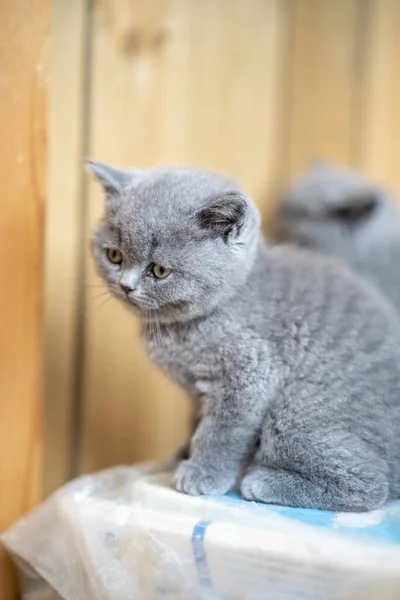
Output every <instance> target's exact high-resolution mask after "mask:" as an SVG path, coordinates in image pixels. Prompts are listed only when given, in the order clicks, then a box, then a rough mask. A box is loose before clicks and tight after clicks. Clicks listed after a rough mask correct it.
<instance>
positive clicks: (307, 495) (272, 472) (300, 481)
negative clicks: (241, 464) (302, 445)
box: [240, 437, 389, 511]
mask: <svg viewBox="0 0 400 600" xmlns="http://www.w3.org/2000/svg"><path fill="white" fill-rule="evenodd" d="M310 441H311V440H310V439H308V442H310ZM346 441H347V440H346V439H341V440H339V439H338V440H337V443H338V444H339V445H336V447H332V446H331V445H330V444H328V445H327V446H326V447H325V448H321V445H322V444H323V437H321V439H320V440H319V443H318V444H317V448H310V447H308V448H307V453H306V456H304V457H303V460H301V458H302V457H301V456H299V453H298V452H296V453H295V455H293V463H292V464H293V466H292V467H291V460H290V452H289V454H288V453H287V451H286V452H285V456H282V461H281V464H279V461H277V460H276V459H277V456H275V460H274V461H273V464H272V465H271V464H270V465H268V462H267V461H264V464H260V458H261V457H260V454H259V455H258V457H257V458H256V462H255V463H254V464H253V465H252V466H251V467H250V468H249V469H248V471H247V472H246V474H245V476H244V477H243V480H242V482H241V487H240V490H241V493H242V495H243V497H244V498H246V499H247V500H253V501H257V502H266V503H269V504H281V505H286V506H296V507H303V508H319V509H323V510H331V511H365V510H372V509H376V508H379V507H380V506H382V505H383V504H384V503H385V502H386V500H387V499H388V496H389V484H388V479H387V476H386V473H387V466H386V463H385V461H383V460H382V459H381V458H380V457H379V456H377V455H375V453H374V452H373V451H372V450H371V449H370V448H368V446H366V445H365V444H364V443H363V442H362V441H359V442H358V443H357V444H355V443H354V440H352V443H351V444H350V445H348V446H347V447H346V446H344V445H343V444H346ZM340 444H342V445H340ZM289 447H290V443H289ZM286 450H287V446H286ZM316 450H319V452H318V454H317V453H316V452H315V451H316Z"/></svg>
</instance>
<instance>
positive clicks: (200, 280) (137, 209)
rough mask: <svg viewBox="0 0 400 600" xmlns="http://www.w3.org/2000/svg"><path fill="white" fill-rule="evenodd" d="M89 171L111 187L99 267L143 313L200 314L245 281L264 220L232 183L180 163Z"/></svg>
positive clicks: (96, 237)
mask: <svg viewBox="0 0 400 600" xmlns="http://www.w3.org/2000/svg"><path fill="white" fill-rule="evenodd" d="M88 169H89V170H90V171H92V172H93V173H94V175H95V176H96V178H97V180H98V181H99V182H100V183H101V185H102V187H103V189H104V192H105V214H104V217H103V219H102V220H101V222H100V223H99V225H98V227H97V228H96V230H95V231H94V234H93V238H92V249H93V255H94V258H95V261H96V264H97V268H98V272H99V273H100V275H101V276H102V277H103V278H104V280H105V281H106V283H107V284H108V287H109V289H110V290H111V292H112V293H113V294H114V295H115V296H116V297H117V298H119V299H120V300H122V301H123V302H125V303H127V304H128V305H129V306H131V307H132V308H134V309H135V310H136V312H138V313H139V314H140V315H141V316H142V317H144V318H146V317H148V318H151V317H152V316H156V317H157V319H159V320H160V321H161V322H173V321H185V320H188V319H192V318H194V317H199V316H202V315H205V314H207V313H208V312H210V311H212V310H214V309H215V308H216V307H218V306H219V305H220V304H221V303H223V302H224V301H226V299H228V298H229V297H231V296H232V295H234V294H235V293H236V291H237V290H238V289H239V288H240V287H241V286H242V285H243V284H244V283H245V280H246V277H247V274H248V272H249V270H250V268H251V266H252V264H253V261H254V256H255V250H256V247H257V243H258V236H259V221H260V219H259V214H258V211H257V209H256V208H255V206H254V205H253V204H252V203H251V201H250V200H249V199H248V198H247V197H246V196H245V195H244V194H243V193H242V192H241V191H240V190H239V189H238V187H237V185H236V184H235V183H234V182H233V181H232V180H230V179H228V178H225V177H222V176H219V175H215V174H212V173H208V172H204V171H196V170H190V169H183V168H175V167H165V168H156V169H152V170H143V171H142V170H135V169H115V168H112V167H109V166H107V165H104V164H102V163H97V162H89V163H88Z"/></svg>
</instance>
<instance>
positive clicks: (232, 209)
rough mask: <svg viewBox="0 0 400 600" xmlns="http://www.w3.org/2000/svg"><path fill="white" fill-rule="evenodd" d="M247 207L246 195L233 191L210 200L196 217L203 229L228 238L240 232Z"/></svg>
mask: <svg viewBox="0 0 400 600" xmlns="http://www.w3.org/2000/svg"><path fill="white" fill-rule="evenodd" d="M247 209H248V203H247V200H246V197H245V196H244V195H243V194H240V193H237V192H232V193H229V194H224V195H222V196H218V197H217V198H214V199H213V200H210V201H209V202H208V203H207V204H206V205H205V206H203V207H202V208H200V210H198V211H197V212H196V219H197V222H198V223H199V225H200V227H201V228H202V229H207V230H208V231H210V233H211V234H212V235H214V236H221V237H224V238H225V239H227V238H228V237H232V236H234V237H236V236H237V235H238V234H239V232H240V230H241V228H242V225H243V223H244V220H245V217H246V213H247Z"/></svg>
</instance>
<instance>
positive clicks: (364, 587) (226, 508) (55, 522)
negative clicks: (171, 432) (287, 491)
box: [2, 465, 400, 600]
mask: <svg viewBox="0 0 400 600" xmlns="http://www.w3.org/2000/svg"><path fill="white" fill-rule="evenodd" d="M159 470H160V467H157V465H150V466H146V465H145V466H141V467H139V468H134V467H119V468H114V469H110V470H108V471H103V472H101V473H97V474H94V475H91V476H85V477H81V478H80V479H78V480H76V481H74V482H72V483H70V484H68V485H67V486H65V487H64V488H62V489H61V490H60V491H58V492H57V493H56V494H54V495H53V496H52V497H51V498H49V499H48V500H47V501H46V502H44V503H43V504H42V505H41V506H39V507H38V508H37V509H36V510H34V511H33V512H32V513H31V514H30V515H28V516H27V517H25V518H23V519H21V520H20V521H19V522H18V523H17V524H16V525H14V526H13V527H12V528H11V529H10V530H9V531H8V532H6V533H5V534H4V535H3V537H2V540H3V542H4V543H5V544H6V546H7V547H8V548H9V550H10V551H11V552H12V555H13V557H14V559H15V560H16V563H17V565H18V568H19V571H20V574H21V582H22V593H23V598H25V599H29V600H55V599H57V600H59V599H60V598H62V599H64V600H78V599H79V600H81V599H82V600H83V599H84V600H92V599H93V600H94V599H96V600H103V599H104V600H106V599H107V600H111V599H113V600H119V599H120V600H131V599H132V600H136V599H140V600H153V599H154V600H155V599H161V598H162V599H167V600H192V599H193V600H264V599H271V600H281V599H282V600H283V599H285V600H291V599H300V598H301V599H307V600H373V599H374V600H375V599H376V600H378V599H379V600H397V599H398V598H400V503H393V504H391V505H388V507H386V508H385V509H382V510H379V511H373V512H371V513H364V514H335V513H328V512H322V511H312V510H304V509H290V508H284V507H274V506H266V505H259V504H255V503H250V502H245V501H243V500H241V499H239V498H237V497H236V496H235V495H228V496H224V497H221V498H215V497H201V498H193V497H189V496H185V495H183V494H180V493H178V492H176V491H175V490H174V489H173V488H172V486H171V476H170V474H168V473H164V474H162V473H158V474H156V473H157V471H159Z"/></svg>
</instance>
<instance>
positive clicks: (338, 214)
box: [328, 188, 380, 224]
mask: <svg viewBox="0 0 400 600" xmlns="http://www.w3.org/2000/svg"><path fill="white" fill-rule="evenodd" d="M379 198H380V194H379V191H378V190H376V189H374V188H365V189H363V190H360V191H359V192H357V193H356V194H352V195H351V196H349V197H348V198H347V199H346V202H345V203H344V204H342V205H340V206H335V207H332V208H330V210H329V214H328V216H329V217H330V218H333V219H336V220H338V221H341V222H343V223H348V224H355V223H358V222H360V221H364V220H365V219H367V218H368V217H370V216H371V215H372V214H373V213H374V212H375V210H376V209H377V207H378V205H379Z"/></svg>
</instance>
